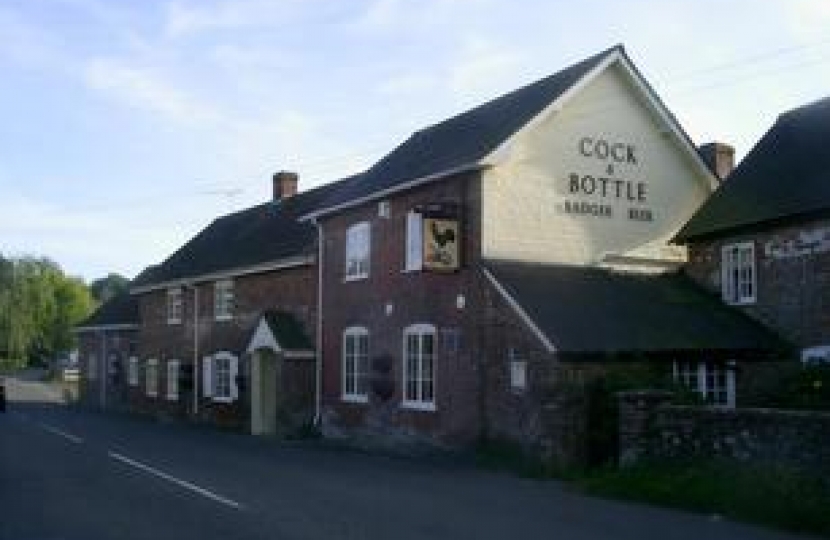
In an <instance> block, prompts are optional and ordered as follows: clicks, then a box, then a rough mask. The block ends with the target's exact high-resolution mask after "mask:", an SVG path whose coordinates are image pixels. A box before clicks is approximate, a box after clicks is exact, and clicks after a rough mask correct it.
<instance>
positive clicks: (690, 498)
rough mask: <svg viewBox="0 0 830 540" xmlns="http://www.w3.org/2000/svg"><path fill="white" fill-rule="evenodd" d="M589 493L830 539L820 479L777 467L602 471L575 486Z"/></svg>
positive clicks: (828, 495)
mask: <svg viewBox="0 0 830 540" xmlns="http://www.w3.org/2000/svg"><path fill="white" fill-rule="evenodd" d="M575 483H576V485H577V486H579V487H581V488H582V489H583V490H584V491H586V492H588V493H590V494H594V495H600V496H605V497H612V498H621V499H629V500H637V501H643V502H648V503H652V504H659V505H663V506H671V507H675V508H683V509H687V510H693V511H697V512H706V513H714V514H718V515H722V516H725V517H727V518H731V519H736V520H742V521H749V522H754V523H759V524H763V525H769V526H773V527H779V528H783V529H789V530H792V531H797V532H810V533H818V534H824V535H828V534H830V512H827V508H830V490H828V486H827V484H826V483H823V482H822V480H821V475H818V474H817V475H808V474H805V473H803V472H797V471H794V470H792V469H786V468H782V467H775V466H765V467H761V466H750V465H746V464H738V463H734V462H729V463H727V462H721V461H698V462H690V463H682V464H655V463H651V464H641V465H637V466H635V467H632V468H627V469H616V468H611V467H607V468H603V469H599V470H593V471H589V472H587V473H585V474H584V475H583V476H582V477H581V478H579V479H577V480H576V481H575Z"/></svg>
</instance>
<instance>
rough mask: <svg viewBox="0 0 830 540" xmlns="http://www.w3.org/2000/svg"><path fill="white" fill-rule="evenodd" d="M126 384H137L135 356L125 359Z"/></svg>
mask: <svg viewBox="0 0 830 540" xmlns="http://www.w3.org/2000/svg"><path fill="white" fill-rule="evenodd" d="M127 384H129V385H130V386H138V358H136V357H135V356H131V357H130V358H129V360H127Z"/></svg>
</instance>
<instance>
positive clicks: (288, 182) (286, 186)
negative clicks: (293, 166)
mask: <svg viewBox="0 0 830 540" xmlns="http://www.w3.org/2000/svg"><path fill="white" fill-rule="evenodd" d="M298 181H299V177H298V176H297V173H295V172H289V171H280V172H278V173H276V174H275V175H274V201H281V200H283V199H288V198H289V197H293V196H294V195H296V194H297V183H298Z"/></svg>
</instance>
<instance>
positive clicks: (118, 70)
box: [84, 58, 217, 125]
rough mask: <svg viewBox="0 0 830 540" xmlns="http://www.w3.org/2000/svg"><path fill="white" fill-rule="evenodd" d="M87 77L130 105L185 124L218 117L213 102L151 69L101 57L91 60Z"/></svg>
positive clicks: (93, 86) (95, 87) (96, 87)
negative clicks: (208, 102)
mask: <svg viewBox="0 0 830 540" xmlns="http://www.w3.org/2000/svg"><path fill="white" fill-rule="evenodd" d="M84 80H85V82H86V84H87V85H88V86H89V88H91V89H93V90H96V91H99V92H103V93H105V94H108V95H110V96H111V97H113V98H115V99H117V100H120V101H122V102H123V103H125V104H127V105H128V106H130V107H135V108H140V109H144V110H147V111H150V112H154V113H157V114H160V115H162V116H163V117H165V118H167V119H170V120H174V121H176V122H179V123H182V124H190V125H193V124H200V123H204V122H209V121H214V120H216V118H217V112H216V110H215V109H214V108H213V107H212V106H210V105H208V104H206V103H203V102H201V101H200V100H199V99H198V98H197V97H196V96H194V95H192V94H190V93H188V92H186V91H185V90H182V89H181V88H178V87H176V86H174V85H173V84H171V83H170V82H169V81H167V80H165V79H164V78H163V77H161V76H159V75H158V74H156V73H154V72H153V71H152V70H150V69H142V68H139V67H136V66H132V65H129V64H126V63H123V62H121V61H118V60H112V59H105V58H97V59H93V60H90V61H89V62H88V63H87V65H86V69H85V71H84Z"/></svg>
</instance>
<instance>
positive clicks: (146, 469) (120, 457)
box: [108, 452, 242, 510]
mask: <svg viewBox="0 0 830 540" xmlns="http://www.w3.org/2000/svg"><path fill="white" fill-rule="evenodd" d="M108 454H109V456H110V457H111V458H112V459H115V460H118V461H120V462H122V463H126V464H127V465H130V466H132V467H135V468H136V469H140V470H142V471H144V472H146V473H150V474H152V475H154V476H157V477H159V478H162V479H164V480H167V481H168V482H172V483H174V484H176V485H178V486H181V487H183V488H186V489H189V490H191V491H193V492H196V493H198V494H199V495H201V496H203V497H207V498H208V499H211V500H214V501H216V502H218V503H222V504H224V505H227V506H230V507H232V508H236V509H240V510H241V509H242V505H241V504H240V503H238V502H236V501H234V500H231V499H228V498H226V497H222V496H221V495H217V494H216V493H213V492H212V491H210V490H207V489H204V488H201V487H199V486H197V485H196V484H192V483H190V482H188V481H186V480H180V479H178V478H176V477H175V476H172V475H169V474H167V473H165V472H162V471H160V470H158V469H154V468H153V467H150V466H149V465H145V464H144V463H141V462H138V461H135V460H134V459H130V458H128V457H127V456H123V455H121V454H118V453H116V452H108Z"/></svg>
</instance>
